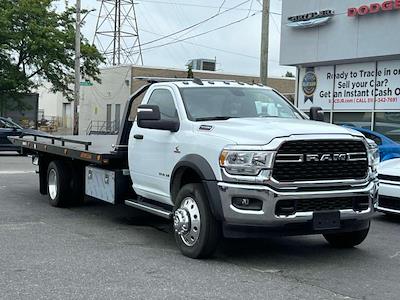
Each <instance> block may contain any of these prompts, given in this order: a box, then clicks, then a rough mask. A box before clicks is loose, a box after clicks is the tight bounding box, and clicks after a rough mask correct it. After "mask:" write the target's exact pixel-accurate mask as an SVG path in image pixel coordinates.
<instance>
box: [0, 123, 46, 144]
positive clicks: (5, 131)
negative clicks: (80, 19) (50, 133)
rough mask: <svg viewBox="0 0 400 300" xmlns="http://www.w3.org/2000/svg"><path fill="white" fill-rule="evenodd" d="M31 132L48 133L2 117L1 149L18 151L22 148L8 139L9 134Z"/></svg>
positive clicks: (27, 133) (0, 129) (18, 134)
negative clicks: (24, 126) (26, 127)
mask: <svg viewBox="0 0 400 300" xmlns="http://www.w3.org/2000/svg"><path fill="white" fill-rule="evenodd" d="M29 134H42V135H47V134H46V133H44V132H41V131H38V130H34V129H25V128H23V127H21V126H20V125H18V124H17V123H15V122H13V121H12V120H10V119H7V118H3V117H0V151H18V152H20V151H21V149H20V148H19V147H16V146H14V145H13V144H12V143H11V142H10V141H9V139H8V137H9V136H20V135H29Z"/></svg>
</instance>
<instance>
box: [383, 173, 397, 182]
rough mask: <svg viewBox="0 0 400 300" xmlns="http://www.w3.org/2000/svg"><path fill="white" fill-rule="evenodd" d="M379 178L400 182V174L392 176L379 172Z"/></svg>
mask: <svg viewBox="0 0 400 300" xmlns="http://www.w3.org/2000/svg"><path fill="white" fill-rule="evenodd" d="M378 178H379V179H381V180H389V181H397V182H400V176H392V175H382V174H379V175H378Z"/></svg>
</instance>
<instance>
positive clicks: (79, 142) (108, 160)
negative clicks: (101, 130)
mask: <svg viewBox="0 0 400 300" xmlns="http://www.w3.org/2000/svg"><path fill="white" fill-rule="evenodd" d="M10 140H11V141H12V143H13V144H14V145H16V146H19V147H21V148H22V149H23V151H24V152H27V150H33V151H35V152H38V153H40V154H42V155H43V154H49V155H54V156H61V157H64V158H70V159H74V160H82V161H85V162H88V163H91V164H95V165H100V166H110V165H113V164H115V163H118V164H120V163H121V161H123V160H124V159H126V151H118V150H120V149H121V148H126V146H118V145H116V142H117V135H87V136H83V135H82V136H63V137H56V136H44V135H43V136H41V135H34V136H25V137H10Z"/></svg>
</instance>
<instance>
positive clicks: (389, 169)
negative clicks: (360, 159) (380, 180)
mask: <svg viewBox="0 0 400 300" xmlns="http://www.w3.org/2000/svg"><path fill="white" fill-rule="evenodd" d="M378 173H379V174H382V175H390V176H400V158H396V159H390V160H386V161H384V162H383V163H381V164H380V165H379V168H378Z"/></svg>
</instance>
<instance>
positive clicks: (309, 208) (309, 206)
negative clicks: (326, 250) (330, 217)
mask: <svg viewBox="0 0 400 300" xmlns="http://www.w3.org/2000/svg"><path fill="white" fill-rule="evenodd" d="M368 208H369V197H368V196H359V197H339V198H317V199H298V200H280V201H278V202H277V204H276V208H275V213H276V215H292V214H295V213H297V212H315V211H337V210H344V209H352V210H354V211H363V210H367V209H368Z"/></svg>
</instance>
